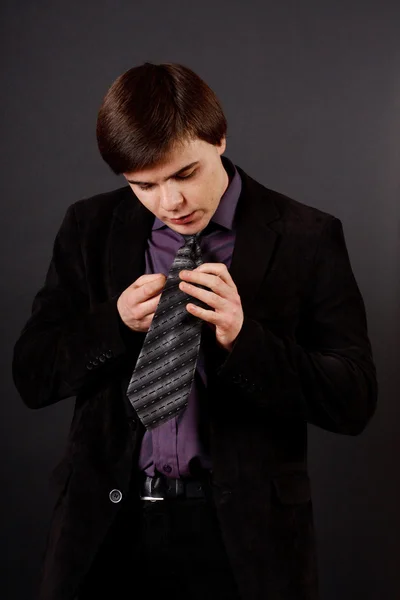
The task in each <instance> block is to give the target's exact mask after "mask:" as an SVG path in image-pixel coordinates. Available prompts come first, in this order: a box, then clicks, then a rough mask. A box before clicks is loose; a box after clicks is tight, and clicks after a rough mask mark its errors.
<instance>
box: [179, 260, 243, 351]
mask: <svg viewBox="0 0 400 600" xmlns="http://www.w3.org/2000/svg"><path fill="white" fill-rule="evenodd" d="M179 277H180V278H181V279H183V280H184V281H181V283H180V284H179V287H180V289H181V290H182V291H183V292H186V293H187V294H190V295H191V296H194V297H195V298H198V299H199V300H202V301H203V302H205V303H206V304H208V306H210V307H211V308H213V309H214V310H205V309H204V308H200V307H198V306H196V305H195V304H187V305H186V309H187V311H188V312H190V313H191V314H193V315H195V316H196V317H199V318H200V319H202V320H203V321H206V322H207V323H209V324H210V325H211V326H214V327H215V336H216V339H217V342H218V343H219V344H220V346H222V347H223V348H225V350H228V351H229V352H230V351H231V350H232V347H233V343H234V341H235V340H236V338H237V336H238V334H239V331H240V330H241V329H242V325H243V320H244V316H243V309H242V302H241V300H240V296H239V294H238V292H237V287H236V285H235V283H234V281H233V279H232V277H231V276H230V273H229V271H228V269H227V268H226V266H225V265H224V264H222V263H203V264H202V265H200V266H199V267H197V268H196V269H193V271H181V272H180V273H179ZM189 282H190V283H189ZM196 283H198V284H200V285H204V286H206V287H208V288H209V289H210V290H211V291H207V290H202V289H201V288H198V287H196V286H195V285H192V284H196Z"/></svg>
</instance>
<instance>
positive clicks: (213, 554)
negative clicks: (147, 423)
mask: <svg viewBox="0 0 400 600" xmlns="http://www.w3.org/2000/svg"><path fill="white" fill-rule="evenodd" d="M109 594H114V597H115V594H119V596H118V597H119V598H121V599H129V598H132V600H133V599H136V598H138V599H139V598H140V600H153V599H154V600H156V599H157V600H160V599H161V598H163V597H166V598H170V597H171V598H174V600H191V599H193V600H197V599H199V600H200V599H206V600H214V599H215V600H217V599H218V600H240V596H239V595H238V592H237V588H236V584H235V582H234V579H233V575H232V570H231V567H230V565H229V563H228V558H227V555H226V552H225V548H224V545H223V542H222V538H221V532H220V528H219V524H218V521H217V517H216V514H215V508H214V506H213V504H212V502H211V500H209V499H207V500H206V499H203V498H199V499H180V498H174V499H167V500H162V501H158V502H148V501H143V500H140V499H138V498H134V499H133V500H131V501H130V503H127V504H125V506H124V507H121V509H120V512H119V514H118V515H117V517H116V521H115V523H114V524H113V526H112V527H111V530H110V532H109V534H108V536H107V538H106V540H105V541H104V543H103V545H102V547H101V548H100V551H99V552H98V554H97V556H96V558H95V561H94V563H93V565H92V567H91V569H90V571H89V573H88V575H87V576H86V578H85V580H84V582H83V584H82V587H81V589H80V590H79V594H78V599H79V600H93V599H97V598H100V599H101V598H106V597H107V596H108V595H109Z"/></svg>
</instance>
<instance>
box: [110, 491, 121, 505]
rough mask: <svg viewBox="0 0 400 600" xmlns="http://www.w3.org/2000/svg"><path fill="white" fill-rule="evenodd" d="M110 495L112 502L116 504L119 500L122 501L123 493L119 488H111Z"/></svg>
mask: <svg viewBox="0 0 400 600" xmlns="http://www.w3.org/2000/svg"><path fill="white" fill-rule="evenodd" d="M108 496H109V498H110V500H111V502H114V504H116V503H117V502H121V499H122V493H121V492H120V491H119V490H116V489H115V490H111V492H110V493H109V495H108Z"/></svg>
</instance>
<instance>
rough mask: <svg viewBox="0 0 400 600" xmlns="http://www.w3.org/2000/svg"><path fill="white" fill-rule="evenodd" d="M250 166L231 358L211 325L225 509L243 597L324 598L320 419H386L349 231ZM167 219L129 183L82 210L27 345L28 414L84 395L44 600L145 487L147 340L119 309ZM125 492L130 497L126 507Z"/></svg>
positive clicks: (216, 472) (60, 248)
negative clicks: (137, 376)
mask: <svg viewBox="0 0 400 600" xmlns="http://www.w3.org/2000/svg"><path fill="white" fill-rule="evenodd" d="M237 168H238V170H239V173H240V175H241V177H242V181H243V189H242V193H241V196H240V199H239V203H238V209H237V210H238V213H237V237H236V243H235V247H234V252H233V257H232V263H231V267H230V269H229V271H230V273H231V276H232V278H233V280H234V281H235V283H236V285H237V288H238V292H239V294H240V297H241V300H242V305H243V311H244V323H243V327H242V330H241V332H240V334H239V336H238V338H237V340H236V342H235V345H234V347H233V350H232V352H231V353H229V354H227V353H226V352H225V351H221V349H220V348H219V347H218V346H217V344H216V342H215V339H213V334H212V332H211V330H210V329H209V328H204V330H207V331H208V332H209V333H208V334H205V336H204V344H205V345H206V357H207V369H208V374H209V386H208V405H209V420H208V434H209V440H210V452H211V456H212V461H213V477H214V479H213V480H214V485H213V498H214V502H215V506H216V509H217V514H218V518H219V520H220V524H221V528H222V534H223V538H224V541H225V544H226V548H227V551H228V555H229V557H230V560H231V563H232V567H233V570H234V573H235V577H236V580H237V583H238V586H239V589H240V591H241V594H242V597H243V599H244V600H255V599H257V600H261V599H263V600H264V599H265V598H268V599H269V600H278V599H279V600H289V598H290V599H291V600H293V599H294V598H299V599H300V598H301V599H303V600H305V599H307V600H311V599H313V600H315V599H316V598H317V574H316V561H315V546H314V533H313V526H312V506H311V498H310V482H309V478H308V474H307V466H306V445H307V441H306V436H307V423H313V424H315V425H317V426H319V427H322V428H324V429H327V430H329V431H333V432H337V433H342V434H350V435H355V434H358V433H360V432H361V431H362V430H363V429H364V427H365V426H366V424H367V422H368V421H369V419H370V417H371V415H372V414H373V412H374V409H375V405H376V399H377V383H376V373H375V367H374V363H373V358H372V353H371V346H370V342H369V339H368V333H367V323H366V316H365V308H364V303H363V300H362V297H361V295H360V291H359V288H358V286H357V283H356V281H355V278H354V275H353V272H352V269H351V265H350V262H349V257H348V253H347V250H346V244H345V240H344V236H343V229H342V225H341V222H340V220H339V219H337V218H335V217H334V216H332V215H329V214H327V213H325V212H322V211H320V210H318V209H316V208H312V207H310V206H307V205H304V204H302V203H299V202H297V201H295V200H292V199H290V198H287V197H285V196H283V195H281V194H278V193H276V192H273V191H271V190H269V189H267V188H265V187H264V186H262V185H261V184H259V183H257V182H256V181H255V180H253V179H252V178H251V177H249V176H248V175H247V174H246V173H245V172H244V171H243V170H242V169H240V167H237ZM153 220H154V216H153V215H152V213H150V212H149V211H148V210H147V209H146V208H145V207H144V206H143V205H142V204H141V203H140V202H139V200H138V199H137V198H136V197H135V196H134V194H133V193H132V191H131V189H130V188H129V187H123V188H121V189H118V190H115V191H112V192H109V193H106V194H101V195H97V196H94V197H91V198H87V199H83V200H80V201H78V202H76V203H74V204H73V205H71V206H70V207H69V208H68V210H67V212H66V215H65V218H64V220H63V222H62V225H61V227H60V229H59V231H58V234H57V237H56V239H55V243H54V249H53V256H52V260H51V264H50V267H49V270H48V273H47V277H46V281H45V284H44V286H43V287H42V288H41V289H40V291H39V292H38V293H37V295H36V297H35V299H34V302H33V307H32V315H31V317H30V318H29V320H28V322H27V323H26V325H25V327H24V328H23V330H22V332H21V335H20V337H19V339H18V341H17V342H16V344H15V349H14V359H13V376H14V381H15V385H16V387H17V389H18V391H19V393H20V395H21V397H22V399H23V401H24V402H25V403H26V405H28V406H29V407H30V408H40V407H44V406H47V405H50V404H53V403H55V402H58V401H59V400H62V399H63V398H68V397H70V396H76V401H75V409H74V415H73V420H72V424H71V429H70V433H69V436H68V442H67V448H66V452H65V456H64V458H63V460H62V461H61V463H60V464H59V465H58V466H57V467H56V469H55V471H54V473H53V478H52V479H53V484H54V486H55V487H56V489H57V501H56V504H55V509H54V514H53V519H52V524H51V528H50V532H49V535H48V540H47V549H46V554H45V558H44V562H43V574H42V583H41V590H40V598H41V600H73V598H74V597H75V595H76V593H77V590H78V588H79V585H80V583H81V582H82V580H83V578H84V576H85V574H86V573H87V571H88V569H89V566H90V564H91V562H92V560H93V557H94V555H95V553H96V551H97V550H98V548H99V546H100V544H101V542H102V540H103V539H104V537H105V535H106V533H107V531H108V530H109V527H110V525H111V523H112V522H113V520H114V518H115V516H116V514H117V512H118V511H119V510H120V508H121V506H123V504H124V500H126V498H127V494H128V490H129V489H131V488H132V485H134V484H135V482H136V481H137V456H138V450H139V444H140V440H141V438H142V435H143V432H144V431H143V427H142V425H141V423H140V421H139V420H138V418H137V416H136V413H135V411H134V410H133V409H132V407H131V405H130V403H129V402H128V401H127V399H126V395H125V392H126V388H127V384H128V381H129V378H130V375H131V373H132V370H133V368H134V365H135V361H136V359H137V356H138V354H139V351H140V348H141V345H142V343H143V340H144V336H145V334H143V333H136V332H132V331H131V330H130V329H128V328H127V327H126V326H125V325H124V324H123V323H122V321H121V319H120V317H119V314H118V311H117V308H116V302H117V299H118V296H119V295H120V294H121V293H122V291H123V290H124V289H125V288H127V287H128V286H129V285H130V284H131V283H132V282H133V281H135V280H136V279H137V278H138V277H139V276H140V275H142V274H143V273H144V271H145V260H144V250H145V244H146V239H147V237H148V235H149V234H150V231H151V226H152V223H153ZM210 336H211V337H210ZM113 489H117V490H119V492H120V493H121V494H122V500H121V502H118V503H115V502H112V501H111V500H110V492H111V490H113ZM114 498H115V496H114Z"/></svg>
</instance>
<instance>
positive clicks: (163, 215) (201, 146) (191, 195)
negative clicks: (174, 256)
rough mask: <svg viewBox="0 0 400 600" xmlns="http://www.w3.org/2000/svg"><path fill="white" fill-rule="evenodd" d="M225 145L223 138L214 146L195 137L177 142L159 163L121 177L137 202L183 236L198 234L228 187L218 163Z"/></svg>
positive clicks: (223, 171)
mask: <svg viewBox="0 0 400 600" xmlns="http://www.w3.org/2000/svg"><path fill="white" fill-rule="evenodd" d="M225 147H226V141H225V138H224V139H223V140H222V142H221V144H220V145H217V146H214V145H212V144H208V143H207V142H203V141H202V140H200V139H198V138H196V139H195V140H190V141H187V142H185V143H184V145H177V146H176V147H175V148H174V149H173V150H172V151H171V152H170V153H169V154H168V156H167V158H166V160H165V161H163V162H162V164H158V165H156V166H155V167H151V168H146V169H142V170H139V171H133V172H131V173H124V177H125V178H126V180H127V181H128V183H129V185H130V186H131V188H132V190H133V192H134V193H135V195H136V196H137V197H138V198H139V200H140V202H141V203H142V204H144V206H145V207H146V208H147V209H148V210H150V211H151V212H152V213H153V214H154V215H155V216H156V217H158V218H159V219H160V220H161V221H163V223H165V224H166V225H168V227H170V228H171V229H174V230H175V231H177V232H178V233H181V234H184V235H187V234H193V233H197V232H199V231H202V230H203V229H205V227H206V226H207V225H208V223H209V221H210V220H211V218H212V216H213V214H214V213H215V211H216V210H217V207H218V204H219V202H220V200H221V197H222V195H223V193H224V192H225V190H226V188H227V187H228V183H229V178H228V175H227V173H226V171H225V169H224V166H223V164H222V162H221V154H223V152H224V151H225ZM187 215H190V216H189V217H188V218H187V219H183V220H182V219H181V220H179V221H176V220H175V221H174V220H173V219H177V218H180V217H186V216H187Z"/></svg>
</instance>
